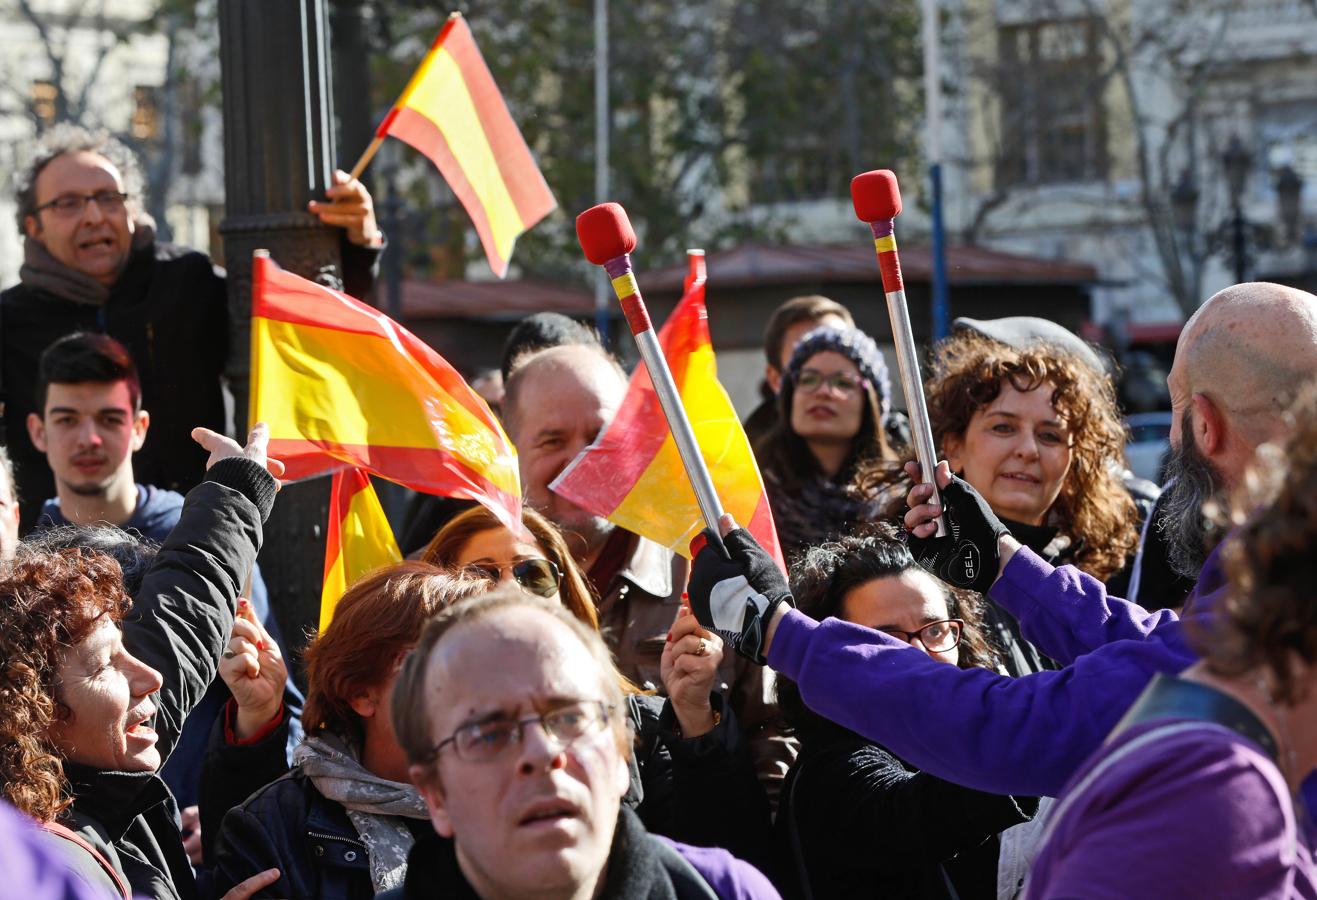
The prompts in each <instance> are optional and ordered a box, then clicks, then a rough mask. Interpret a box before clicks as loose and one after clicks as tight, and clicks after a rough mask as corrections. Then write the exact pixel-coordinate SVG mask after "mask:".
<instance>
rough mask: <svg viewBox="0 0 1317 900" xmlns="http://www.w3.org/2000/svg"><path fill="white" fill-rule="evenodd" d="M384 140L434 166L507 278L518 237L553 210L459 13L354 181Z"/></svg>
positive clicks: (497, 269)
mask: <svg viewBox="0 0 1317 900" xmlns="http://www.w3.org/2000/svg"><path fill="white" fill-rule="evenodd" d="M389 135H392V136H393V137H396V138H398V139H400V140H403V141H406V142H407V143H408V144H411V145H412V146H413V147H415V148H416V149H417V150H419V151H421V153H423V154H425V155H426V156H428V157H429V158H430V161H431V162H433V163H434V164H435V166H437V167H438V169H439V173H440V174H441V175H443V177H444V180H445V181H447V182H448V186H449V187H450V188H452V189H453V193H454V194H456V195H457V199H458V200H460V201H462V206H463V207H465V209H466V211H467V215H469V216H470V217H471V221H472V223H474V224H475V226H476V233H477V234H479V235H480V243H481V245H482V246H483V247H484V248H485V256H486V258H487V259H488V260H489V267H490V268H491V269H493V270H494V274H495V275H497V276H498V277H499V278H503V277H504V276H506V275H507V272H508V260H509V259H510V258H511V257H512V246H513V244H514V243H515V242H516V240H517V237H518V236H519V235H520V234H521V233H522V232H524V231H529V230H530V228H531V226H533V225H534V224H535V223H536V222H538V221H539V220H540V219H542V218H544V217H545V216H546V215H548V214H549V213H550V212H552V211H553V210H554V208H555V207H556V206H557V205H558V204H557V201H555V200H554V199H553V194H552V193H550V191H549V186H548V184H546V183H545V181H544V176H543V175H542V174H540V170H539V167H538V166H536V165H535V160H534V158H533V157H532V156H531V154H530V148H529V147H527V146H526V140H525V138H523V137H522V136H521V131H520V130H519V129H518V128H517V123H516V122H514V121H512V114H511V113H509V112H508V106H507V104H506V103H504V102H503V95H502V94H500V93H499V90H498V85H496V84H495V83H494V77H493V76H492V75H491V74H490V73H489V67H488V66H486V65H485V60H484V58H483V57H482V56H481V55H480V50H479V49H478V48H477V47H476V42H475V38H474V37H472V35H471V29H470V28H469V27H468V26H467V24H466V20H465V19H463V18H462V16H461V14H460V13H453V14H452V15H451V16H449V18H448V22H447V23H446V24H445V25H444V27H443V30H442V31H440V32H439V37H437V38H435V41H434V44H433V45H432V46H431V47H430V52H429V53H428V54H426V56H425V59H423V60H421V65H420V66H419V67H418V68H417V69H416V73H415V74H414V75H412V80H411V81H409V82H408V83H407V87H406V88H404V89H403V92H402V95H401V96H399V97H398V100H397V102H396V103H394V104H393V108H392V109H391V110H389V113H388V115H386V116H385V117H384V121H382V122H381V123H380V127H379V128H378V129H377V130H376V132H375V139H374V140H373V141H371V143H370V146H369V147H367V148H366V152H365V153H363V154H362V155H361V159H359V160H358V161H357V164H356V165H355V166H354V167H353V169H352V177H353V178H357V177H359V176H360V175H361V172H362V170H364V169H365V168H366V164H367V163H368V162H370V159H371V157H372V156H374V155H375V151H376V150H378V149H379V147H380V144H381V143H383V141H384V138H385V137H387V136H389Z"/></svg>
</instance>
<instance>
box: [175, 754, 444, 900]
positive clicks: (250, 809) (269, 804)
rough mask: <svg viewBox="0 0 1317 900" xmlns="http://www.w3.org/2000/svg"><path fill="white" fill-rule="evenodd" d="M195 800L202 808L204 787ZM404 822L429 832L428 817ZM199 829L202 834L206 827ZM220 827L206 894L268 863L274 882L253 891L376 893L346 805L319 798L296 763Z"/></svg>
mask: <svg viewBox="0 0 1317 900" xmlns="http://www.w3.org/2000/svg"><path fill="white" fill-rule="evenodd" d="M280 752H281V753H282V748H280ZM203 783H204V782H203ZM201 802H202V806H201V808H202V809H203V810H204V809H206V802H207V800H206V795H205V793H204V792H203V794H202V801H201ZM403 821H405V822H406V823H407V825H408V827H409V828H410V829H411V831H412V834H413V836H415V837H418V838H419V837H420V836H421V835H424V834H434V830H433V829H432V828H431V827H430V822H429V820H428V819H417V820H415V821H413V820H411V819H404V820H403ZM201 828H202V831H201V833H202V834H203V835H204V834H205V833H206V825H205V824H204V823H203V824H202V826H201ZM222 829H223V833H222V834H221V835H220V839H219V841H218V842H217V844H216V847H215V851H214V856H213V857H212V858H213V860H214V866H213V869H212V872H211V877H210V878H209V879H208V883H207V884H206V886H205V888H204V889H203V892H204V895H205V896H206V897H222V896H223V895H224V893H225V892H226V891H228V890H229V889H230V888H232V887H233V886H234V885H235V884H238V883H239V882H241V881H242V880H243V879H246V878H250V877H251V876H253V875H255V874H257V873H258V872H263V871H265V870H266V869H270V868H275V867H278V869H279V880H278V881H276V882H275V883H274V884H272V885H270V886H269V887H268V888H266V889H264V890H263V891H261V892H260V893H259V894H257V895H256V896H257V897H283V898H302V897H308V898H309V897H315V898H319V900H359V898H360V900H366V898H370V897H373V896H375V890H374V888H373V887H372V886H371V881H370V860H369V858H368V857H367V856H366V845H365V844H363V843H362V842H361V838H360V837H358V836H357V829H356V828H355V827H353V825H352V822H351V820H350V819H348V814H347V810H346V809H344V808H343V805H342V804H341V803H337V802H335V801H333V800H328V799H326V798H325V796H324V795H323V794H321V793H320V792H319V791H318V790H316V787H315V785H314V784H312V783H311V779H309V778H307V777H306V776H305V775H303V774H302V772H301V770H300V769H293V771H291V772H289V773H288V774H286V775H284V776H283V777H281V778H279V779H278V780H276V781H274V782H273V783H271V784H268V785H266V786H265V787H263V788H261V789H260V790H258V791H257V792H256V793H255V794H253V795H252V796H251V797H250V798H248V799H247V801H246V802H245V803H243V804H242V805H241V806H239V807H238V808H236V809H233V810H230V811H229V812H228V814H227V815H225V816H224V824H223V826H222Z"/></svg>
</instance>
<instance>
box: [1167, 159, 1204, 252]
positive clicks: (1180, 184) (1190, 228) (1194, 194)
mask: <svg viewBox="0 0 1317 900" xmlns="http://www.w3.org/2000/svg"><path fill="white" fill-rule="evenodd" d="M1171 218H1172V221H1174V222H1175V227H1176V229H1177V230H1178V231H1179V232H1180V234H1182V235H1185V236H1186V237H1192V235H1193V233H1194V229H1195V227H1196V226H1197V223H1198V185H1197V183H1196V182H1195V181H1194V173H1193V172H1191V171H1189V169H1187V168H1186V169H1183V170H1181V172H1180V178H1179V180H1177V181H1176V182H1175V187H1173V188H1171Z"/></svg>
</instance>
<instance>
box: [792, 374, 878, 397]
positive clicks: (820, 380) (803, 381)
mask: <svg viewBox="0 0 1317 900" xmlns="http://www.w3.org/2000/svg"><path fill="white" fill-rule="evenodd" d="M796 384H798V385H799V386H800V389H801V390H802V391H804V392H805V393H807V394H813V393H815V392H817V391H818V390H819V389H820V388H822V387H823V386H824V385H825V384H826V385H827V386H828V387H830V388H832V389H833V390H834V391H836V392H837V393H839V394H841V395H842V396H843V397H849V396H850V395H851V394H852V392H854V391H858V390H859V389H860V388H862V387H864V379H863V378H858V377H856V376H854V375H847V374H845V373H844V372H834V373H833V374H831V375H824V374H823V373H822V372H819V371H817V370H815V369H801V370H800V375H799V376H797V378H796Z"/></svg>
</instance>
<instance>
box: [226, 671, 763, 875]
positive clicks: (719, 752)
mask: <svg viewBox="0 0 1317 900" xmlns="http://www.w3.org/2000/svg"><path fill="white" fill-rule="evenodd" d="M711 699H712V702H713V704H714V709H715V710H716V711H717V712H718V713H719V715H720V716H721V717H722V719H721V721H720V723H719V724H718V726H717V727H716V728H715V729H714V730H713V731H711V732H709V733H708V734H705V735H701V736H699V737H696V738H691V739H689V740H685V739H682V738H680V737H679V736H678V735H677V734H676V721H675V719H676V717H675V715H674V714H673V712H672V706H671V704H669V703H666V702H665V701H664V699H663V698H662V697H656V696H649V695H632V696H631V697H630V698H629V701H628V713H629V715H630V718H631V725H632V729H633V730H634V731H635V734H636V749H635V753H634V754H633V756H632V760H631V787H630V789H629V791H628V792H627V795H626V797H625V798H623V803H624V805H625V806H627V807H629V808H632V809H634V810H635V811H636V812H637V813H638V814H639V816H640V818H641V820H642V821H643V822H644V824H645V826H646V828H647V829H648V830H650V831H653V832H655V833H657V834H663V835H665V836H667V837H670V838H672V839H674V840H678V841H681V842H683V843H687V844H694V845H697V846H716V847H724V848H726V849H727V850H729V851H730V852H731V853H732V854H733V855H735V856H738V857H740V858H742V859H745V860H746V861H748V862H751V863H756V864H758V863H763V862H765V860H764V859H763V857H764V855H765V853H766V851H768V850H769V848H770V845H771V834H772V832H771V827H770V824H769V812H768V800H767V798H766V797H765V796H764V791H763V788H762V787H761V786H760V783H759V780H758V779H757V778H756V777H755V773H754V764H753V762H752V761H751V759H750V755H749V750H748V748H747V747H746V744H745V741H744V739H743V738H742V736H741V734H740V730H739V729H738V728H737V726H736V719H735V716H734V715H733V714H732V711H731V710H730V708H728V707H727V706H726V704H724V703H723V701H722V696H721V695H720V694H714V695H712V697H711ZM286 737H287V732H286V729H285V727H284V726H283V725H282V724H281V725H280V727H279V728H276V729H275V730H274V731H273V732H271V733H270V734H269V735H267V736H266V737H265V738H263V739H262V740H260V741H258V742H256V743H254V744H249V745H233V744H229V743H227V742H226V741H225V739H224V729H223V723H222V722H220V723H217V724H216V728H215V730H214V731H213V732H212V733H211V742H210V747H209V749H208V751H207V754H206V761H205V764H204V766H203V768H202V778H201V784H202V793H201V804H200V805H201V814H202V824H201V834H202V837H203V840H205V841H206V842H207V844H208V845H209V844H210V842H211V841H212V840H213V841H214V842H215V843H214V852H213V853H212V852H211V850H210V849H209V846H208V847H207V850H206V858H207V859H213V860H214V861H215V880H214V883H213V885H211V887H210V888H209V889H208V893H211V894H213V895H214V896H217V897H218V896H221V895H222V894H223V893H224V892H225V891H226V890H228V889H229V888H230V887H232V886H233V885H235V884H237V883H239V882H241V881H242V880H243V879H245V878H249V877H251V876H252V875H255V874H256V873H258V872H261V871H263V870H265V869H268V868H271V867H274V866H277V867H279V868H280V869H281V870H282V871H283V872H284V879H286V880H281V881H279V882H276V883H275V884H274V885H272V886H271V887H270V888H269V889H268V890H267V891H266V892H265V893H264V894H263V895H262V896H268V897H303V896H308V897H309V896H334V897H357V896H370V893H369V892H370V873H369V871H368V870H367V869H366V866H365V859H364V854H361V855H355V854H356V851H355V850H353V848H356V849H357V850H359V849H360V842H359V840H358V837H357V833H356V830H355V829H354V828H353V827H352V824H351V822H350V821H349V820H348V818H347V816H346V815H345V814H344V812H343V810H342V807H340V806H339V805H338V804H336V803H334V802H332V801H329V800H326V799H325V798H324V797H323V796H321V795H320V793H319V792H318V791H316V790H315V788H314V786H313V785H312V784H311V782H310V781H309V779H306V778H304V777H303V776H302V775H301V774H300V772H298V770H296V769H294V770H293V772H292V774H291V775H284V773H286V772H287V771H288V767H287V764H286V762H285V756H284V751H283V747H284V741H285V739H286ZM280 776H283V777H280ZM275 778H278V779H279V780H277V781H274V783H273V784H269V785H268V786H266V787H263V788H262V787H259V786H260V785H262V784H265V783H266V782H268V781H271V780H272V779H275ZM253 791H255V793H252V792H253ZM248 794H251V796H250V797H248ZM244 798H247V799H245V800H244ZM711 798H716V801H715V800H711ZM229 810H231V811H229ZM226 812H227V815H226ZM313 814H314V818H315V820H316V824H315V825H314V826H313V825H312V823H311V819H312V816H313ZM221 820H222V821H221ZM334 822H338V823H340V825H341V827H339V828H338V830H334V829H332V828H330V827H329V826H330V824H331V823H334ZM426 828H427V829H428V824H426ZM312 832H315V833H316V834H318V835H320V837H316V835H315V834H313V833H312ZM212 835H213V836H214V837H213V838H212ZM326 835H334V837H333V839H332V843H329V844H324V843H323V841H325V840H330V838H328V837H325V836H326ZM318 842H319V843H318ZM316 846H322V850H320V851H317V850H316V849H315V847H316ZM348 852H353V853H354V858H353V859H352V860H346V858H345V857H346V854H347V853H348ZM761 867H762V866H761ZM361 891H365V892H366V893H364V894H363V893H359V892H361ZM304 892H309V893H304Z"/></svg>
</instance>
